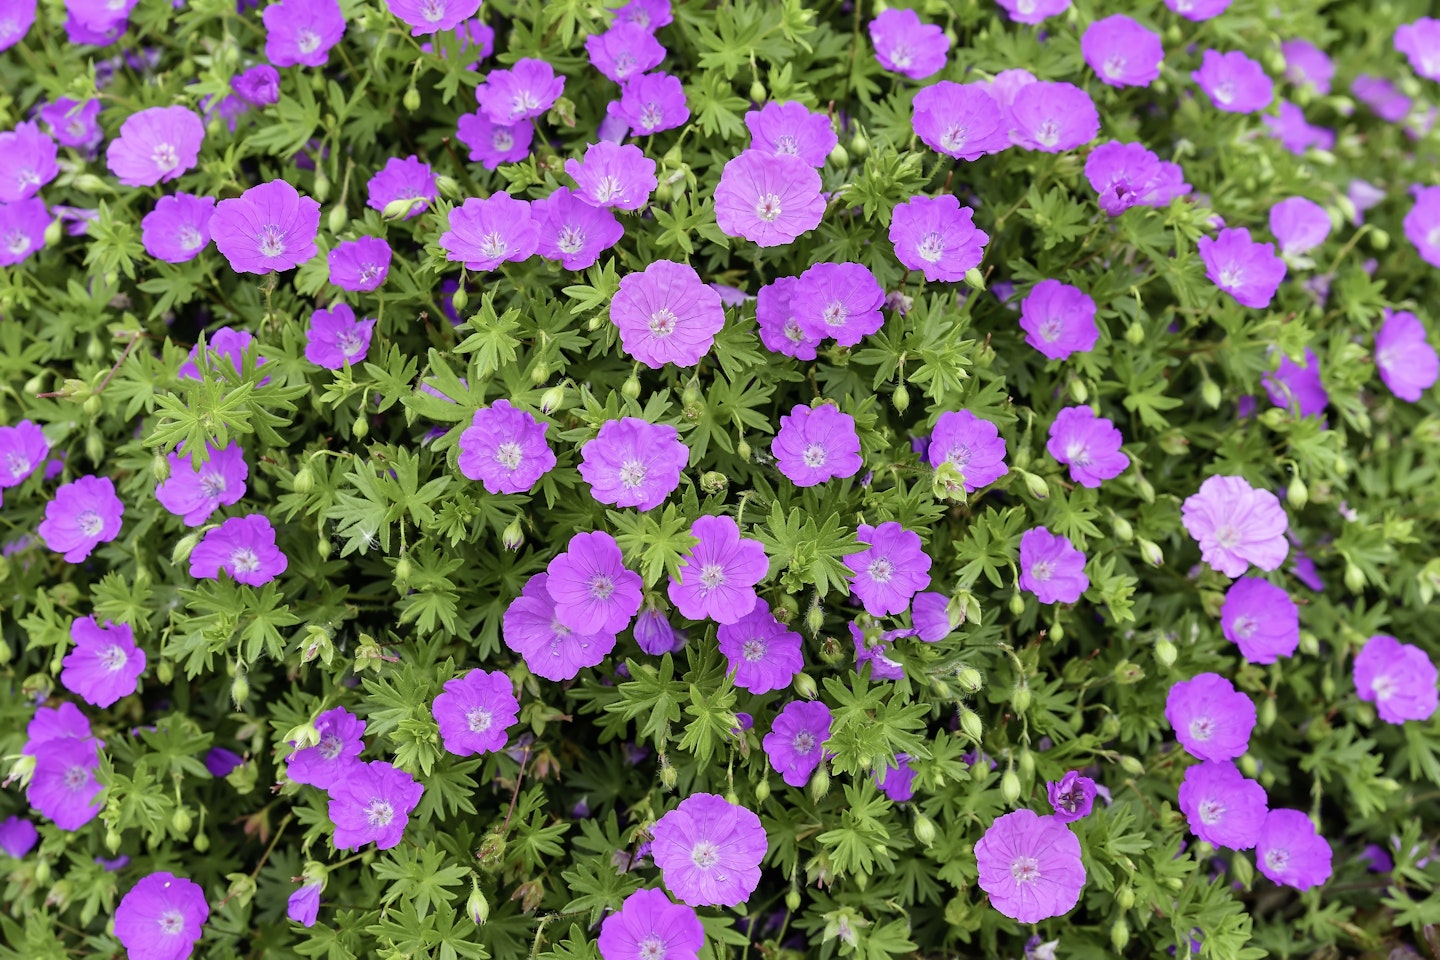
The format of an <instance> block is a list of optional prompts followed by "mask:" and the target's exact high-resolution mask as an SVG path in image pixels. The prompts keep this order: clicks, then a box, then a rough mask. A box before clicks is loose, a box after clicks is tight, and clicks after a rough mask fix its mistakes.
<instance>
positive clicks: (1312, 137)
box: [1260, 100, 1335, 157]
mask: <svg viewBox="0 0 1440 960" xmlns="http://www.w3.org/2000/svg"><path fill="white" fill-rule="evenodd" d="M1260 122H1261V123H1263V124H1265V126H1266V128H1268V129H1269V131H1270V135H1271V136H1273V137H1275V139H1277V140H1279V141H1280V145H1281V146H1283V147H1284V148H1285V149H1286V150H1289V151H1290V152H1291V153H1293V154H1295V155H1296V156H1297V157H1303V156H1304V155H1305V151H1306V150H1309V149H1310V148H1311V147H1318V148H1319V149H1321V150H1329V149H1331V148H1332V147H1334V146H1335V131H1333V130H1330V129H1327V128H1325V127H1318V126H1315V125H1313V124H1311V123H1310V122H1309V121H1308V120H1306V119H1305V111H1304V110H1301V109H1300V108H1299V107H1297V106H1296V105H1295V104H1293V103H1291V102H1290V101H1289V100H1281V101H1280V113H1279V114H1278V115H1277V116H1273V117H1272V116H1268V115H1267V116H1264V117H1261V118H1260Z"/></svg>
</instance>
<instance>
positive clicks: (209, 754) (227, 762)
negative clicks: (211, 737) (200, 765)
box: [204, 747, 245, 780]
mask: <svg viewBox="0 0 1440 960" xmlns="http://www.w3.org/2000/svg"><path fill="white" fill-rule="evenodd" d="M204 762H205V769H206V770H207V771H209V773H210V776H212V777H215V778H216V779H217V780H218V779H221V778H223V777H227V776H229V775H230V772H231V771H232V770H234V769H235V768H236V767H238V766H240V765H241V764H242V763H244V762H245V760H244V758H242V757H241V756H240V755H239V754H238V753H236V752H235V751H234V750H226V749H225V748H224V747H211V748H210V749H209V750H206V751H205V761H204Z"/></svg>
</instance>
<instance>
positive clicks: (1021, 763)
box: [1015, 747, 1035, 783]
mask: <svg viewBox="0 0 1440 960" xmlns="http://www.w3.org/2000/svg"><path fill="white" fill-rule="evenodd" d="M1015 767H1016V769H1017V770H1019V771H1020V779H1021V781H1023V782H1025V783H1029V782H1030V781H1031V780H1034V779H1035V754H1034V753H1032V752H1031V751H1030V748H1029V747H1021V748H1020V759H1019V760H1017V761H1016V763H1015Z"/></svg>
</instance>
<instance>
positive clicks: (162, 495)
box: [155, 441, 250, 527]
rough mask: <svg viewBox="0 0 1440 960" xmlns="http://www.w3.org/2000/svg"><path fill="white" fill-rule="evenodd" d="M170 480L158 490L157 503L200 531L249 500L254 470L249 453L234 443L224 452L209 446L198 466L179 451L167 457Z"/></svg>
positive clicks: (156, 494) (164, 482)
mask: <svg viewBox="0 0 1440 960" xmlns="http://www.w3.org/2000/svg"><path fill="white" fill-rule="evenodd" d="M165 459H166V462H167V463H169V464H170V476H168V477H166V478H165V480H163V481H161V482H160V483H159V484H157V485H156V487H155V499H156V500H158V501H160V505H161V506H162V507H164V508H165V509H166V510H167V511H169V512H170V513H173V514H174V515H175V516H177V517H180V518H181V520H182V522H184V524H185V526H187V527H198V526H201V525H202V524H204V523H205V522H206V521H207V520H209V519H210V515H211V514H213V513H214V512H215V511H216V510H219V509H220V508H221V507H228V506H230V505H231V504H233V503H238V502H239V501H240V498H241V497H243V496H245V480H246V478H247V477H248V476H249V472H250V469H249V467H247V466H246V464H245V451H244V450H242V449H241V448H240V445H239V444H237V443H234V442H233V441H232V442H231V443H229V444H227V445H226V446H225V447H224V448H223V449H216V448H215V447H214V446H212V445H211V444H208V443H207V444H206V445H205V456H204V457H203V458H202V459H201V460H200V462H199V463H198V464H196V463H194V462H193V461H192V460H191V459H190V455H189V454H188V453H184V452H183V451H181V450H176V451H174V452H172V453H170V454H169V455H167V456H166V458H165Z"/></svg>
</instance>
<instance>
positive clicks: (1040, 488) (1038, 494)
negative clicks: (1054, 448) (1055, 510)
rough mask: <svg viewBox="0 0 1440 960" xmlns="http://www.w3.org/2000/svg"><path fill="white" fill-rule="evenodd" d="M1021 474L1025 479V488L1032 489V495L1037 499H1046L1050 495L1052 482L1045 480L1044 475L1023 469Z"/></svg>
mask: <svg viewBox="0 0 1440 960" xmlns="http://www.w3.org/2000/svg"><path fill="white" fill-rule="evenodd" d="M1017 469H1018V468H1017ZM1020 476H1021V477H1022V478H1023V479H1024V480H1025V489H1026V490H1029V491H1030V496H1032V497H1034V498H1035V499H1036V500H1044V499H1046V498H1047V497H1049V496H1050V484H1048V483H1046V482H1045V478H1044V477H1041V476H1037V475H1036V474H1033V473H1031V472H1030V471H1028V470H1021V471H1020Z"/></svg>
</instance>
